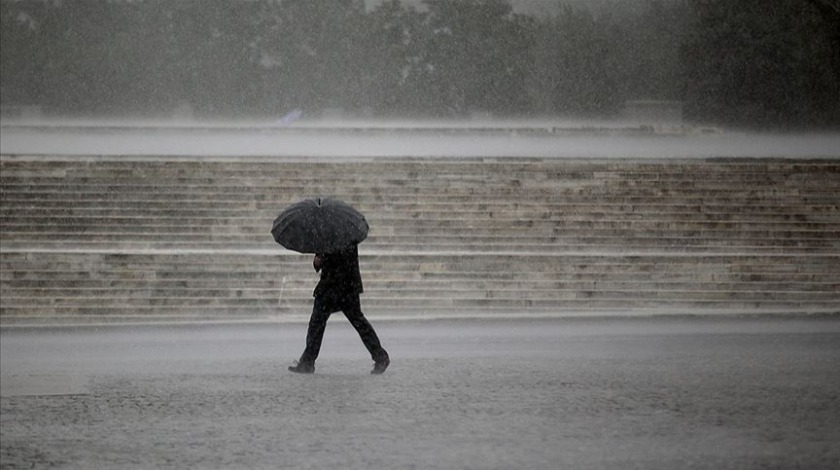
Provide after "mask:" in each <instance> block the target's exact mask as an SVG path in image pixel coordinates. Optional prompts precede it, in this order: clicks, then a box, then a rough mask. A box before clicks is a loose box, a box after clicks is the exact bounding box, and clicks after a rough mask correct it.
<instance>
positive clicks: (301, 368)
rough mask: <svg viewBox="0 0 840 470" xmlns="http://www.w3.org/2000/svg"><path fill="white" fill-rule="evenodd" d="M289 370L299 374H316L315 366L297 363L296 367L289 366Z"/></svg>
mask: <svg viewBox="0 0 840 470" xmlns="http://www.w3.org/2000/svg"><path fill="white" fill-rule="evenodd" d="M289 370H290V371H292V372H297V373H298V374H313V373H315V364H307V363H305V362H298V361H295V365H293V366H289Z"/></svg>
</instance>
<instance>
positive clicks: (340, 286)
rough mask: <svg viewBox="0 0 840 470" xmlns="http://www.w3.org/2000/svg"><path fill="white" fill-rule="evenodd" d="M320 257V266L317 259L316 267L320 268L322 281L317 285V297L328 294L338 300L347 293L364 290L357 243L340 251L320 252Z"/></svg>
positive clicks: (330, 297)
mask: <svg viewBox="0 0 840 470" xmlns="http://www.w3.org/2000/svg"><path fill="white" fill-rule="evenodd" d="M318 258H320V266H319V265H318V264H319V263H318V262H317V261H316V265H315V269H316V271H317V270H319V268H320V272H321V281H320V282H318V286H317V287H315V296H316V297H317V296H319V295H326V296H327V297H328V298H329V299H330V300H333V301H338V300H341V299H343V298H344V297H346V296H347V295H353V294H361V293H362V292H364V287H363V285H362V275H361V273H360V272H359V249H358V248H357V247H356V245H353V246H352V247H350V248H348V249H346V250H344V251H341V252H338V253H324V254H319V255H318Z"/></svg>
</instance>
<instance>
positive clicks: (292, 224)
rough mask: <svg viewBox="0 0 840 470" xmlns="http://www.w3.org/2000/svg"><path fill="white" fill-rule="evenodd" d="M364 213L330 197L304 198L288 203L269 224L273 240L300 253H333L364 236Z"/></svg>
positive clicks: (365, 222)
mask: <svg viewBox="0 0 840 470" xmlns="http://www.w3.org/2000/svg"><path fill="white" fill-rule="evenodd" d="M367 233H368V223H367V220H365V216H364V215H362V213H361V212H359V211H357V210H356V209H355V208H353V207H352V206H350V205H348V204H346V203H344V202H342V201H340V200H338V199H333V198H320V197H319V198H314V199H304V200H303V201H300V202H297V203H295V204H292V205H291V206H289V207H288V208H287V209H286V210H284V211H283V212H282V213H281V214H280V215H279V216H278V217H277V218H276V219H275V220H274V225H273V226H272V227H271V235H273V236H274V241H276V242H277V243H279V244H281V245H283V246H284V247H286V248H288V249H290V250H294V251H298V252H300V253H335V252H338V251H341V250H343V249H345V248H347V247H349V246H351V245H354V244H356V243H359V242H361V241H362V240H364V239H365V238H367Z"/></svg>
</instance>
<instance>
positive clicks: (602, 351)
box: [0, 316, 840, 469]
mask: <svg viewBox="0 0 840 470" xmlns="http://www.w3.org/2000/svg"><path fill="white" fill-rule="evenodd" d="M370 320H371V322H372V323H373V325H374V327H376V329H377V331H378V333H379V336H380V338H381V339H382V342H383V345H384V346H385V347H386V348H387V349H388V350H389V352H390V354H391V357H392V364H391V367H390V368H389V369H388V371H387V372H386V373H385V374H384V375H382V376H372V375H370V373H369V371H370V368H371V367H372V365H373V364H372V362H371V360H370V359H369V357H367V352H366V351H365V350H364V348H363V346H362V344H361V341H359V339H358V337H357V336H356V335H355V332H354V331H353V330H352V328H351V327H350V326H349V324H348V323H347V321H346V320H345V319H344V318H343V317H340V316H336V317H334V318H332V319H331V320H330V323H329V325H328V327H327V333H326V336H325V339H324V348H323V350H322V354H321V358H320V359H319V361H318V363H317V370H316V373H315V374H314V375H297V374H293V373H291V372H288V371H287V370H286V368H287V366H288V365H290V364H291V363H292V360H293V359H295V358H296V357H297V356H298V355H299V353H300V351H301V350H302V348H303V337H304V334H305V329H306V325H305V324H303V323H244V324H220V325H206V324H205V325H118V326H98V327H94V326H85V327H83V326H62V327H53V328H29V329H27V328H3V329H2V330H0V395H2V396H1V397H0V466H1V467H2V468H3V469H6V468H9V469H12V468H73V469H76V468H78V469H96V468H108V469H112V468H177V469H181V468H349V469H367V468H394V469H396V468H417V469H472V468H475V469H496V468H498V469H510V468H528V469H557V468H560V469H563V468H570V469H796V468H801V469H836V468H840V444H838V443H840V419H838V417H840V317H836V316H835V317H819V318H792V317H679V318H671V317H654V318H635V319H632V318H631V319H620V318H610V319H555V320H539V319H494V320H489V319H488V320H478V319H475V320H445V321H444V320H438V321H379V320H377V319H376V318H370Z"/></svg>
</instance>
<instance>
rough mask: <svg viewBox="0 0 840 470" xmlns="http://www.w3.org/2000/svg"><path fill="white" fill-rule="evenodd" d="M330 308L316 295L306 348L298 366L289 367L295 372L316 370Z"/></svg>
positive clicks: (307, 333) (307, 332)
mask: <svg viewBox="0 0 840 470" xmlns="http://www.w3.org/2000/svg"><path fill="white" fill-rule="evenodd" d="M331 313H332V312H330V309H329V308H328V307H327V305H326V304H325V302H324V299H323V298H322V297H320V296H318V297H315V301H314V303H313V305H312V316H311V317H309V328H308V329H307V331H306V349H304V350H303V354H301V356H300V360H299V361H298V365H297V366H292V367H289V370H292V371H293V372H314V370H315V360H316V359H318V354H319V353H320V352H321V341H322V340H323V339H324V331H325V330H326V328H327V320H328V319H329V318H330V314H331Z"/></svg>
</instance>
